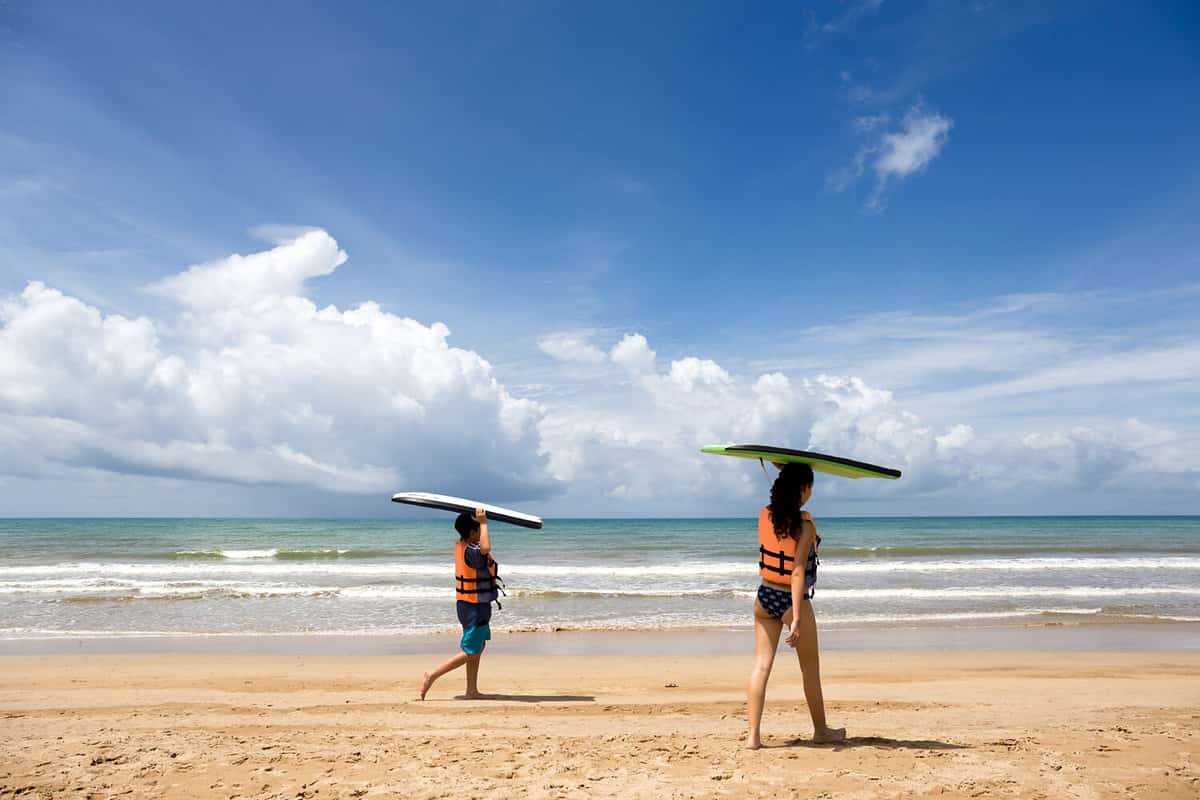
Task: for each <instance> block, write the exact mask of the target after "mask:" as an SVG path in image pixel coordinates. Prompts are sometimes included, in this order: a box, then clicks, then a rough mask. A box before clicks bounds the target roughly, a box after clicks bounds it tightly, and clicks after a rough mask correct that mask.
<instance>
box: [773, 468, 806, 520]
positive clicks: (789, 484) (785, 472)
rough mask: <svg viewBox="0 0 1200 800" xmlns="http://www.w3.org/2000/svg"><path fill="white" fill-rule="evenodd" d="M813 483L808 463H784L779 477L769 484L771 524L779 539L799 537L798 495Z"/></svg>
mask: <svg viewBox="0 0 1200 800" xmlns="http://www.w3.org/2000/svg"><path fill="white" fill-rule="evenodd" d="M812 485H813V471H812V467H810V466H809V465H808V464H784V465H783V469H781V470H780V471H779V477H778V478H776V479H775V483H773V484H771V505H770V506H769V507H768V508H770V511H771V524H772V525H773V526H775V535H776V536H777V537H779V538H780V539H782V538H784V537H785V536H790V537H792V538H793V539H799V538H800V520H801V516H800V497H801V495H803V494H804V490H805V489H806V488H807V487H809V486H812Z"/></svg>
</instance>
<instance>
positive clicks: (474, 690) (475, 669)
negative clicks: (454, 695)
mask: <svg viewBox="0 0 1200 800" xmlns="http://www.w3.org/2000/svg"><path fill="white" fill-rule="evenodd" d="M485 647H487V642H484V643H483V644H481V645H479V652H478V653H476V654H475V655H469V656H467V694H466V698H467V699H468V700H478V699H480V698H481V697H483V695H481V694H480V693H479V660H480V659H481V658H483V650H484V648H485Z"/></svg>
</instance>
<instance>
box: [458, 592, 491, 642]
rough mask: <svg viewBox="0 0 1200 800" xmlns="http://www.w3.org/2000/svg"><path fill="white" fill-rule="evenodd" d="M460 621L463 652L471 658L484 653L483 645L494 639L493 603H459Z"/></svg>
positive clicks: (460, 601)
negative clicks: (492, 623) (491, 623)
mask: <svg viewBox="0 0 1200 800" xmlns="http://www.w3.org/2000/svg"><path fill="white" fill-rule="evenodd" d="M458 621H459V622H460V623H461V624H462V629H463V635H462V643H461V646H462V650H463V652H464V653H466V654H467V655H469V656H474V655H478V654H479V653H481V652H483V643H484V642H486V641H488V640H490V639H491V638H492V626H491V625H490V624H488V623H490V622H491V621H492V604H491V603H468V602H466V601H465V600H459V601H458Z"/></svg>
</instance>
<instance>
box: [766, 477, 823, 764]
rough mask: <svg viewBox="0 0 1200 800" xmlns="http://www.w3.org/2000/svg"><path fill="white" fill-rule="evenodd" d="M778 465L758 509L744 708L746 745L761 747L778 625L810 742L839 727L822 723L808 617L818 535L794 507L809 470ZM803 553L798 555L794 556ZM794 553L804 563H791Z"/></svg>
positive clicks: (803, 498) (804, 495)
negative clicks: (795, 664)
mask: <svg viewBox="0 0 1200 800" xmlns="http://www.w3.org/2000/svg"><path fill="white" fill-rule="evenodd" d="M775 466H776V467H779V477H777V478H776V479H775V483H774V485H772V486H771V504H770V505H769V506H767V507H766V508H764V509H762V510H761V511H760V512H758V567H759V574H760V575H761V576H762V585H761V586H759V587H758V597H757V599H756V600H755V601H754V656H755V657H754V669H753V671H752V672H751V673H750V686H749V689H748V690H747V693H746V695H747V707H748V710H749V715H750V736H749V738H748V739H747V740H746V747H747V748H749V749H750V750H757V749H758V748H759V747H761V746H762V740H761V738H760V736H759V726H760V724H761V723H762V711H763V701H764V700H765V698H766V695H767V678H769V677H771V667H772V666H773V665H774V663H775V650H776V648H778V646H779V634H780V632H781V630H782V629H783V626H784V625H788V626H789V630H788V637H787V644H788V646H789V647H794V648H796V655H797V656H798V657H799V659H800V671H801V672H802V673H803V675H804V697H805V699H807V701H808V712H809V714H811V715H812V722H813V741H814V742H838V741H841V740H843V739H845V738H846V729H845V728H830V727H829V726H828V725H826V724H825V700H824V698H823V697H822V695H821V668H820V660H819V658H818V655H817V620H816V617H814V616H813V609H812V602H811V598H812V586H813V584H814V583H816V580H817V546H818V545H819V544H820V543H821V537H820V536H818V535H817V526H816V525H815V524H814V523H813V519H812V516H811V515H810V514H809V513H808V512H807V511H801V510H800V507H801V506H803V505H804V504H805V503H807V502H808V498H809V497H811V496H812V487H813V471H812V467H810V466H809V465H808V464H786V465H784V466H780V465H778V464H776V465H775ZM798 554H803V555H798ZM799 558H802V559H804V567H803V568H802V569H801V568H797V561H798V559H799Z"/></svg>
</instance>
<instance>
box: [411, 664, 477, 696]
mask: <svg viewBox="0 0 1200 800" xmlns="http://www.w3.org/2000/svg"><path fill="white" fill-rule="evenodd" d="M468 658H470V656H468V655H467V654H466V653H459V654H458V655H454V656H451V657H450V658H448V659H446V661H445V662H443V663H442V665H441V666H440V667H438V668H437V669H435V670H434V671H433V672H426V673H425V674H424V675H423V676H422V677H421V699H422V700H424V699H425V693H426V692H428V691H429V687H431V686H433V682H434V681H436V680H437V679H438V678H440V677H442V676H443V675H445V674H446V673H447V672H450V671H451V670H455V669H458V668H459V667H461V666H462V665H463V664H466V663H467V659H468ZM478 663H479V662H478V656H476V664H478ZM476 668H477V669H478V667H476Z"/></svg>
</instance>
